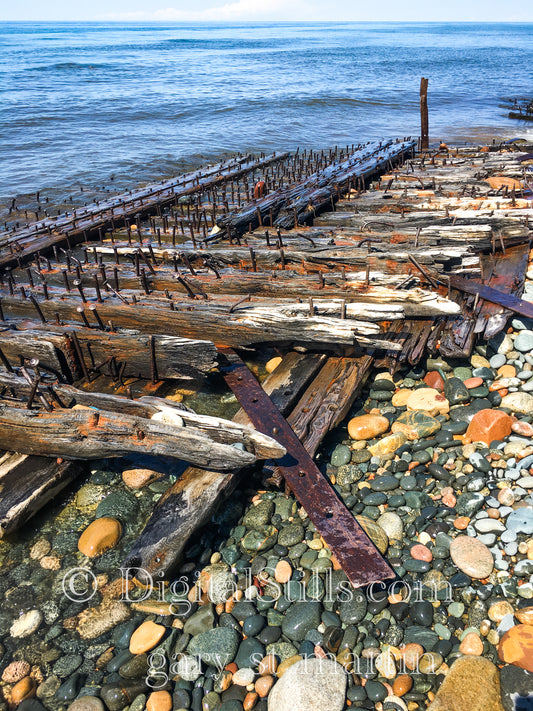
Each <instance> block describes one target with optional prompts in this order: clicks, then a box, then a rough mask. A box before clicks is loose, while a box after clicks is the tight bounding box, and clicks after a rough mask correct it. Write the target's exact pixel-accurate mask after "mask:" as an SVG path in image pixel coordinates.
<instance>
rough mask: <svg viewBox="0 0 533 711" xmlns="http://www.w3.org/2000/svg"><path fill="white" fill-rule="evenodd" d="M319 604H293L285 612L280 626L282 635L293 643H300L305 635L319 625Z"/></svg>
mask: <svg viewBox="0 0 533 711" xmlns="http://www.w3.org/2000/svg"><path fill="white" fill-rule="evenodd" d="M320 610H321V605H320V603H319V602H295V603H293V604H292V605H291V606H290V607H289V609H288V610H287V612H286V613H285V618H284V620H283V623H282V625H281V629H282V632H283V634H284V635H285V636H286V637H288V638H289V639H290V640H291V641H293V642H301V641H302V640H303V639H305V636H306V635H307V633H308V632H309V631H310V630H312V629H316V628H317V627H318V625H319V624H320Z"/></svg>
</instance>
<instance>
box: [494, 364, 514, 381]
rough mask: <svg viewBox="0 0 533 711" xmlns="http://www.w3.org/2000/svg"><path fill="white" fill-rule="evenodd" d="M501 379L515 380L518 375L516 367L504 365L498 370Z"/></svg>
mask: <svg viewBox="0 0 533 711" xmlns="http://www.w3.org/2000/svg"><path fill="white" fill-rule="evenodd" d="M496 372H497V373H498V375H499V376H500V378H514V377H515V375H516V368H515V367H514V365H507V364H505V365H502V366H501V367H500V368H498V370H497V371H496Z"/></svg>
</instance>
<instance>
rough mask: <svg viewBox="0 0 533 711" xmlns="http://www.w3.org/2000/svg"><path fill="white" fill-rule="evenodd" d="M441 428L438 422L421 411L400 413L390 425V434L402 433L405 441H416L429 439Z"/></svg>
mask: <svg viewBox="0 0 533 711" xmlns="http://www.w3.org/2000/svg"><path fill="white" fill-rule="evenodd" d="M440 428H441V423H440V422H439V420H437V419H435V418H434V417H431V415H428V414H427V413H426V412H423V411H422V410H408V411H407V412H402V414H401V415H400V416H399V417H398V418H397V420H396V422H395V423H394V424H393V425H392V428H391V430H392V432H403V433H404V434H405V435H406V437H407V439H409V440H416V439H423V438H424V437H430V436H431V435H432V434H434V433H435V432H438V431H439V430H440Z"/></svg>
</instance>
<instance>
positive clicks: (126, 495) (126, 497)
mask: <svg viewBox="0 0 533 711" xmlns="http://www.w3.org/2000/svg"><path fill="white" fill-rule="evenodd" d="M137 509H138V504H137V499H136V498H135V496H133V494H131V493H130V492H129V491H113V492H112V493H111V494H109V495H108V496H106V498H105V499H104V500H103V501H101V502H100V503H99V504H98V507H97V509H96V518H104V517H106V518H118V520H119V521H122V523H126V522H127V521H128V520H130V519H131V518H132V517H133V516H135V514H136V513H137Z"/></svg>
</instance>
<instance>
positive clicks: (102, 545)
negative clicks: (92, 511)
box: [78, 516, 122, 558]
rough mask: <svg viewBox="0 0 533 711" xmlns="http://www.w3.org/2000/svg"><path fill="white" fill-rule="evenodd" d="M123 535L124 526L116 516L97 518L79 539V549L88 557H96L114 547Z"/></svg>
mask: <svg viewBox="0 0 533 711" xmlns="http://www.w3.org/2000/svg"><path fill="white" fill-rule="evenodd" d="M121 535H122V526H121V525H120V523H119V522H118V521H117V520H116V519H114V518H107V517H106V516H104V517H102V518H97V519H96V520H95V521H93V522H92V523H90V524H89V526H87V528H86V529H85V531H84V532H83V533H82V534H81V536H80V538H79V540H78V550H79V551H80V552H81V553H83V554H84V555H86V556H87V557H88V558H96V556H99V555H102V553H105V551H107V550H109V549H110V548H114V547H115V546H116V545H117V543H118V542H119V540H120V536H121Z"/></svg>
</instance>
